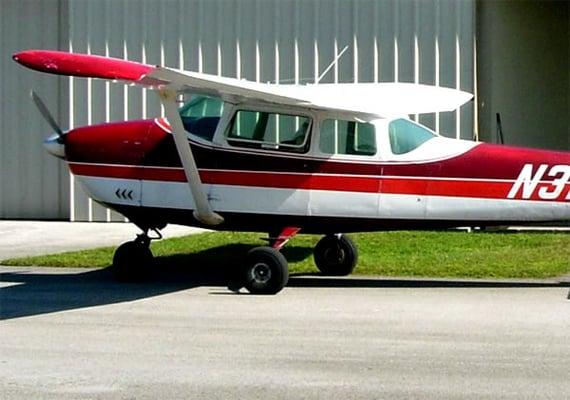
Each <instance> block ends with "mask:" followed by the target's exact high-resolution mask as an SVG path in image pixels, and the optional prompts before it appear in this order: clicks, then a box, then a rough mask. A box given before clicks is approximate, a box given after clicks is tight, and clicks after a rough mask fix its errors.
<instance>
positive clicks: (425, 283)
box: [288, 274, 570, 288]
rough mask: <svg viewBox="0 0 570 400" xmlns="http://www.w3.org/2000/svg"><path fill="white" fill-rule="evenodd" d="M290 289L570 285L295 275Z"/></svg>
mask: <svg viewBox="0 0 570 400" xmlns="http://www.w3.org/2000/svg"><path fill="white" fill-rule="evenodd" d="M288 286H290V287H306V288H311V287H314V288H317V287H331V288H335V287H338V288H343V287H357V288H557V287H570V282H541V281H538V282H532V281H516V280H512V281H510V280H502V281H494V280H461V279H422V278H417V279H415V278H405V279H398V278H385V277H378V278H375V277H371V278H359V277H347V278H344V277H323V276H321V275H319V274H299V275H296V274H293V275H291V277H290V279H289V284H288Z"/></svg>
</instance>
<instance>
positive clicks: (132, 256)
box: [111, 230, 162, 282]
mask: <svg viewBox="0 0 570 400" xmlns="http://www.w3.org/2000/svg"><path fill="white" fill-rule="evenodd" d="M155 232H156V233H157V235H158V237H157V238H151V237H149V236H148V231H145V232H144V233H141V234H140V235H137V238H136V239H135V240H133V241H131V242H126V243H123V244H122V245H120V246H119V247H117V250H115V255H114V256H113V265H112V266H111V270H112V271H113V275H114V276H115V279H116V280H118V281H121V282H138V281H142V280H145V279H146V278H148V277H149V275H150V273H151V272H152V267H153V264H154V256H153V255H152V252H151V251H150V241H151V240H152V239H160V238H161V237H162V236H161V235H160V232H159V231H158V230H155Z"/></svg>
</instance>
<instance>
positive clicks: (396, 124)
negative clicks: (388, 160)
mask: <svg viewBox="0 0 570 400" xmlns="http://www.w3.org/2000/svg"><path fill="white" fill-rule="evenodd" d="M388 131H389V134H390V147H391V148H392V153H394V154H406V153H409V152H410V151H412V150H415V149H417V148H418V147H420V146H421V145H422V144H424V143H425V142H427V141H428V140H430V139H433V138H434V137H436V134H435V133H433V132H432V131H430V130H429V129H427V128H424V127H423V126H421V125H418V124H414V123H413V122H412V121H409V120H407V119H403V118H401V119H396V120H394V121H392V122H390V124H389V125H388Z"/></svg>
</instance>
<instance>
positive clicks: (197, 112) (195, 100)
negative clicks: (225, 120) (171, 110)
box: [178, 96, 224, 141]
mask: <svg viewBox="0 0 570 400" xmlns="http://www.w3.org/2000/svg"><path fill="white" fill-rule="evenodd" d="M223 111H224V102H223V101H222V100H221V99H218V98H215V97H207V96H192V98H191V99H190V100H189V101H188V102H186V103H185V104H184V105H183V106H182V107H181V108H180V109H179V110H178V112H179V113H180V117H181V118H182V123H183V124H184V129H185V130H186V131H187V132H189V133H190V134H192V135H195V136H198V137H200V138H202V139H205V140H208V141H212V139H213V137H214V133H215V132H216V127H217V126H218V123H219V122H220V117H221V116H222V112H223Z"/></svg>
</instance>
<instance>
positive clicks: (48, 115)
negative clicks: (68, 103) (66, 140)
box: [30, 90, 65, 139]
mask: <svg viewBox="0 0 570 400" xmlns="http://www.w3.org/2000/svg"><path fill="white" fill-rule="evenodd" d="M30 95H31V96H32V100H33V101H34V103H35V105H36V107H37V108H38V111H39V112H40V113H41V114H42V116H43V117H44V119H45V120H46V122H47V123H48V124H49V125H50V126H51V127H52V129H53V130H54V131H55V133H56V134H57V136H58V137H59V138H60V139H63V137H64V136H65V133H64V132H63V130H61V128H60V127H59V125H58V124H57V122H55V119H54V118H53V116H52V115H51V113H50V112H49V110H48V108H47V107H46V105H45V104H44V102H43V101H42V99H41V98H40V96H38V94H37V93H36V92H34V91H33V90H32V91H31V92H30Z"/></svg>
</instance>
